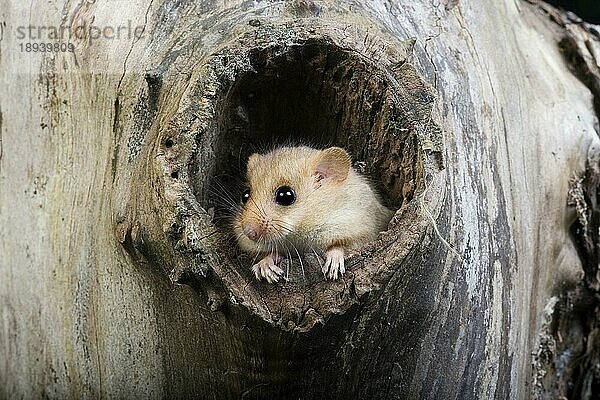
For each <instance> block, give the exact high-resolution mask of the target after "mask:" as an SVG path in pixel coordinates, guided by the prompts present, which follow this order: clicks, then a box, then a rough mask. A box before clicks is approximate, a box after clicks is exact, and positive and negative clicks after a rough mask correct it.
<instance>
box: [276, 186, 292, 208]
mask: <svg viewBox="0 0 600 400" xmlns="http://www.w3.org/2000/svg"><path fill="white" fill-rule="evenodd" d="M294 201H296V193H295V192H294V189H292V188H291V187H289V186H280V187H279V188H277V190H276V191H275V203H277V204H279V205H282V206H289V205H291V204H292V203H294Z"/></svg>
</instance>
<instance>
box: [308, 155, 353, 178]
mask: <svg viewBox="0 0 600 400" xmlns="http://www.w3.org/2000/svg"><path fill="white" fill-rule="evenodd" d="M350 165H351V159H350V155H349V154H348V153H347V152H346V150H344V149H342V148H339V147H330V148H328V149H325V150H323V151H322V152H321V153H320V154H319V156H318V158H317V161H316V164H315V174H316V177H317V182H319V181H321V180H331V181H334V182H341V181H343V180H345V179H346V178H347V177H348V172H350Z"/></svg>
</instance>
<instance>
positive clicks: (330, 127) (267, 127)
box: [201, 42, 418, 221]
mask: <svg viewBox="0 0 600 400" xmlns="http://www.w3.org/2000/svg"><path fill="white" fill-rule="evenodd" d="M250 61H251V64H252V66H253V68H254V71H253V72H248V73H245V74H242V75H240V76H238V77H237V78H236V80H235V82H234V83H233V84H232V86H231V87H230V88H229V90H227V94H226V95H224V96H223V97H222V99H221V102H220V105H219V107H218V109H219V110H220V115H219V121H218V125H219V133H218V135H217V136H218V138H217V141H216V143H214V149H215V152H216V155H217V156H216V160H215V164H214V170H213V172H211V173H209V174H208V175H209V176H212V179H211V183H210V184H209V185H208V186H205V187H204V188H203V190H202V192H203V195H202V196H201V197H202V198H201V202H202V203H203V205H205V206H207V207H215V211H216V216H217V217H218V216H219V215H220V214H223V215H227V214H229V213H228V212H227V211H226V210H227V209H230V207H229V206H227V204H226V202H224V200H223V195H224V192H229V194H225V195H226V196H227V197H229V198H230V199H232V200H233V201H236V202H237V201H239V198H240V196H241V193H242V191H243V181H244V173H245V162H246V160H247V158H248V156H249V155H250V154H252V153H254V152H265V151H268V150H270V149H272V148H273V147H276V146H278V145H285V144H293V145H309V146H312V147H315V148H325V147H328V146H333V145H335V146H340V147H343V148H345V149H346V150H347V151H348V152H349V153H350V154H351V155H352V157H353V160H354V161H355V163H356V164H355V166H356V167H357V169H359V170H361V172H364V173H365V175H367V176H368V177H369V178H370V179H371V181H372V182H373V184H374V186H375V187H376V189H377V190H378V192H379V193H380V194H381V195H382V198H383V201H384V203H385V204H386V205H388V206H389V207H392V208H398V207H399V206H400V205H402V203H403V202H404V201H407V200H410V199H411V197H412V196H413V194H414V191H415V188H416V185H415V180H417V178H418V173H417V172H416V168H417V167H416V165H417V164H418V163H417V162H416V161H415V160H416V159H417V154H411V152H414V151H415V150H414V149H416V146H414V145H413V144H411V143H410V141H411V139H410V134H409V132H410V131H411V130H410V129H407V128H409V127H408V126H406V123H405V120H404V118H403V116H402V113H401V112H400V111H399V110H398V108H397V107H396V102H395V101H393V99H392V98H391V96H392V94H391V93H392V90H390V89H391V88H390V84H389V83H388V81H387V80H386V74H385V73H383V72H382V71H381V70H378V69H377V68H375V67H374V66H373V65H371V64H369V63H367V62H366V61H365V60H364V59H362V58H360V57H359V56H357V55H356V54H355V53H352V52H349V51H347V50H343V49H340V48H338V47H335V46H333V45H331V44H328V43H322V42H309V43H306V44H304V45H298V46H295V47H292V48H288V49H286V50H285V51H282V50H281V49H278V48H270V49H261V50H253V51H251V52H250ZM411 165H412V166H411ZM223 206H224V207H223ZM219 210H222V211H219ZM216 220H217V221H219V220H220V218H217V219H216Z"/></svg>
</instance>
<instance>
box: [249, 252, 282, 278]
mask: <svg viewBox="0 0 600 400" xmlns="http://www.w3.org/2000/svg"><path fill="white" fill-rule="evenodd" d="M281 258H282V257H279V256H275V255H272V254H271V255H268V256H266V257H265V258H263V259H262V260H260V261H259V262H257V263H256V264H254V265H253V266H252V271H253V272H254V275H255V276H256V279H259V280H260V279H263V278H264V279H266V280H267V282H269V283H275V282H277V281H278V280H279V278H280V277H281V276H282V275H283V270H282V269H281V268H279V267H278V266H277V264H276V263H278V262H279V261H281Z"/></svg>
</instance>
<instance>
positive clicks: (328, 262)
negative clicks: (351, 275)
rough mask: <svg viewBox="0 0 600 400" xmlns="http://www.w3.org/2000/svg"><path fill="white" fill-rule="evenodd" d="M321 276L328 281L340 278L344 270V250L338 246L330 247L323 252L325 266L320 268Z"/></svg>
mask: <svg viewBox="0 0 600 400" xmlns="http://www.w3.org/2000/svg"><path fill="white" fill-rule="evenodd" d="M322 271H323V275H325V277H326V278H329V279H337V278H338V276H339V277H340V278H341V277H342V275H343V274H344V272H346V268H345V267H344V249H343V248H342V247H340V246H331V247H330V248H329V249H327V251H326V252H325V264H324V265H323V268H322Z"/></svg>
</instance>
